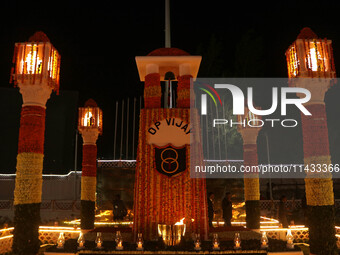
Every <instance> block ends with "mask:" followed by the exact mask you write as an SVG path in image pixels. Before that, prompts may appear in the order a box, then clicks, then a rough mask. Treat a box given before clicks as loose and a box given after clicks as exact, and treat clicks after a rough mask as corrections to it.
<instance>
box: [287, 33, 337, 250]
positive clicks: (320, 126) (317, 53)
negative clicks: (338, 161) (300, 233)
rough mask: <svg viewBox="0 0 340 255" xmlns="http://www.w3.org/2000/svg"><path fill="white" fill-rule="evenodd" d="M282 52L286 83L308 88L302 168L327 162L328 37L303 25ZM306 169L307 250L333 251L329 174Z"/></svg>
mask: <svg viewBox="0 0 340 255" xmlns="http://www.w3.org/2000/svg"><path fill="white" fill-rule="evenodd" d="M286 56H287V65H288V74H289V78H290V86H292V87H300V88H305V89H308V90H309V91H310V92H311V100H310V101H309V102H308V104H307V105H305V107H306V109H307V110H308V111H309V112H310V113H311V115H304V114H301V123H302V134H303V151H304V163H305V170H307V169H308V170H311V169H312V168H313V165H317V164H321V165H323V164H325V165H326V166H329V165H330V164H331V157H330V152H329V140H328V129H327V116H326V109H325V103H324V96H325V93H326V91H327V90H328V89H329V87H330V86H331V85H332V83H333V81H332V78H335V76H336V74H335V67H334V61H333V55H332V46H331V41H330V40H327V39H323V40H322V39H318V37H317V36H316V34H315V33H314V32H313V31H312V30H311V29H309V28H304V29H302V30H301V33H300V34H299V36H298V38H297V40H296V41H295V42H294V43H293V44H292V45H291V46H290V47H289V49H288V50H287V51H286ZM298 96H300V95H298ZM323 166H324V165H323ZM306 173H307V175H306V178H305V189H306V200H307V206H308V227H309V239H310V252H311V254H319V255H320V254H336V251H337V247H336V238H335V229H334V193H333V181H332V175H331V173H330V172H329V171H326V172H322V173H317V172H310V171H306Z"/></svg>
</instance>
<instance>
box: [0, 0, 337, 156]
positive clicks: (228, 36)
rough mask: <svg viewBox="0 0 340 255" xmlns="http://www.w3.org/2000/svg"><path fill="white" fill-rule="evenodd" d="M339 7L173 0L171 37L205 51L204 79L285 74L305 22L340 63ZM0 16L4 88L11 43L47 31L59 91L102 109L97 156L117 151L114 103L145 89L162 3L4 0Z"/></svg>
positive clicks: (159, 41) (160, 43)
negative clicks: (142, 62) (139, 60)
mask: <svg viewBox="0 0 340 255" xmlns="http://www.w3.org/2000/svg"><path fill="white" fill-rule="evenodd" d="M339 11H340V4H339V2H338V1H333V2H331V1H318V3H317V2H315V1H305V2H299V3H295V1H271V2H270V3H268V2H267V3H266V4H265V3H262V2H261V1H253V2H252V3H248V2H246V1H235V2H230V1H202V2H199V1H179V0H172V1H171V43H172V47H176V48H180V49H183V50H185V51H187V52H189V53H190V54H192V55H196V54H200V55H202V57H203V60H202V64H201V71H200V72H199V77H221V76H225V77H228V76H229V77H253V76H257V77H261V76H262V77H287V68H286V59H285V55H284V53H285V50H286V49H287V48H288V47H289V45H290V44H291V43H292V42H293V41H294V40H295V39H296V37H297V35H298V34H299V32H300V30H301V29H302V28H303V27H305V26H308V27H310V28H312V30H313V31H314V32H315V33H316V34H317V35H318V36H319V37H321V38H324V37H327V38H328V39H331V40H333V48H334V58H335V66H336V67H338V68H339V66H340V33H339V27H340V26H339V25H340V22H339V16H338V14H339ZM0 14H1V15H0V20H1V28H0V29H1V33H0V56H1V62H0V84H1V85H0V86H1V87H11V86H12V85H11V84H9V75H10V68H11V60H12V55H13V48H14V43H15V42H22V41H27V40H28V38H29V37H30V36H31V35H32V34H33V33H34V32H36V31H38V30H42V31H43V32H45V33H46V34H47V36H48V37H49V38H50V40H51V42H52V44H53V45H54V46H55V47H56V48H57V50H58V51H59V53H60V54H61V57H62V58H61V61H62V62H61V72H60V81H61V82H60V89H61V90H73V91H79V97H80V101H79V106H81V105H83V104H84V102H85V101H86V100H87V99H88V98H93V99H95V100H96V101H97V103H98V105H99V106H100V107H101V108H102V109H103V113H104V135H103V137H102V138H101V142H100V148H99V153H100V155H99V156H103V157H106V156H108V155H110V154H112V150H113V149H112V143H113V114H114V111H113V109H114V108H113V107H114V102H115V100H121V99H123V98H126V97H133V96H139V95H141V94H142V91H143V84H142V83H141V82H140V81H139V77H138V72H137V68H136V64H135V60H134V57H135V56H144V55H147V54H148V53H149V52H151V51H152V50H154V49H157V48H161V47H164V1H162V0H158V1H69V3H67V4H63V3H62V2H59V1H50V2H47V1H43V2H40V1H25V2H20V1H3V2H2V6H1V11H0ZM247 35H249V36H250V38H251V39H250V40H248V41H247V40H244V38H245V37H246V36H247ZM242 38H243V39H242ZM252 41H254V43H252ZM246 49H248V50H249V49H252V52H255V53H252V54H250V55H249V59H250V63H252V65H251V66H250V67H249V66H248V68H247V69H242V64H240V62H241V63H242V62H244V60H245V59H248V55H247V54H246V55H245V53H247V51H246ZM239 66H241V68H239ZM259 67H260V68H259ZM240 70H242V72H240ZM338 86H339V84H338ZM332 89H334V90H337V92H339V89H338V88H332Z"/></svg>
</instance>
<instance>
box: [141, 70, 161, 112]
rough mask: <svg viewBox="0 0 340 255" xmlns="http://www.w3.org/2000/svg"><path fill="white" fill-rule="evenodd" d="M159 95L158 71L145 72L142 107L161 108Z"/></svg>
mask: <svg viewBox="0 0 340 255" xmlns="http://www.w3.org/2000/svg"><path fill="white" fill-rule="evenodd" d="M152 71H156V70H152ZM161 97H162V89H161V80H160V75H159V73H149V74H147V75H146V76H145V88H144V107H145V108H161Z"/></svg>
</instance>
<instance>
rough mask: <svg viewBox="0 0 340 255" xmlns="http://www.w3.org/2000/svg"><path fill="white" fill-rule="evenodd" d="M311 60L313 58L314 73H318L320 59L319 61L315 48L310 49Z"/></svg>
mask: <svg viewBox="0 0 340 255" xmlns="http://www.w3.org/2000/svg"><path fill="white" fill-rule="evenodd" d="M310 58H311V68H312V71H317V70H318V59H317V55H316V52H315V48H314V47H313V48H311V49H310Z"/></svg>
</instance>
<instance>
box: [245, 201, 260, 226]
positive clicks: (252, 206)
mask: <svg viewBox="0 0 340 255" xmlns="http://www.w3.org/2000/svg"><path fill="white" fill-rule="evenodd" d="M260 213H261V212H260V200H248V201H246V222H247V228H249V229H259V228H260Z"/></svg>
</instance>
